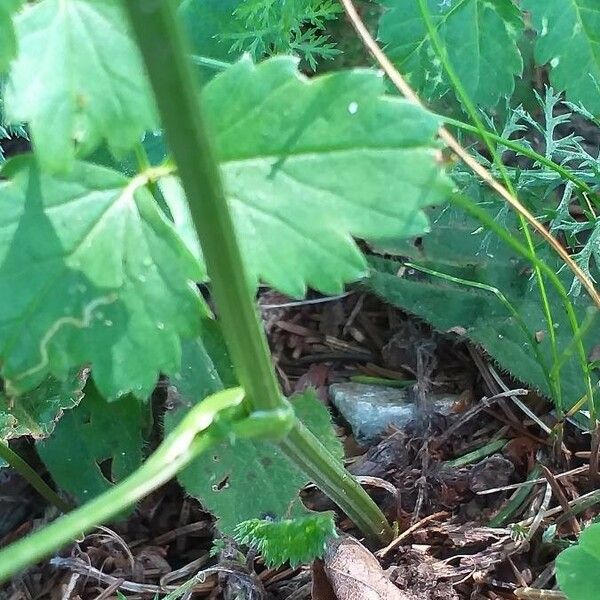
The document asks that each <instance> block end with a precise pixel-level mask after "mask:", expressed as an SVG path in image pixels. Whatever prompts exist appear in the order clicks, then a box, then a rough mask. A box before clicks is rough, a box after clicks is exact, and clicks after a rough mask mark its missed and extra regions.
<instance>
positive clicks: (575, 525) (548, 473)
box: [542, 465, 581, 535]
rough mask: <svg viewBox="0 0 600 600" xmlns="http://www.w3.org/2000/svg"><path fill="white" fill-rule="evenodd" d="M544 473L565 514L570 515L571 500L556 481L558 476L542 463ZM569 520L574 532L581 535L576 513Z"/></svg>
mask: <svg viewBox="0 0 600 600" xmlns="http://www.w3.org/2000/svg"><path fill="white" fill-rule="evenodd" d="M542 473H543V474H544V477H545V478H546V479H547V480H548V483H549V484H550V487H551V488H552V493H553V494H554V497H555V498H556V499H557V500H558V502H559V504H560V505H561V506H562V507H563V510H564V511H565V515H568V514H569V513H570V510H571V509H570V507H569V501H568V500H567V497H566V496H565V493H564V492H563V491H562V488H561V487H560V485H559V484H558V481H556V477H554V474H553V473H552V471H550V469H549V468H548V467H546V466H544V465H542ZM569 521H570V522H571V528H572V529H573V533H574V534H575V535H579V534H580V533H581V527H580V526H579V523H578V522H577V519H576V518H575V515H571V516H570V517H569Z"/></svg>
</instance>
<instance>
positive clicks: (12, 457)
mask: <svg viewBox="0 0 600 600" xmlns="http://www.w3.org/2000/svg"><path fill="white" fill-rule="evenodd" d="M0 458H2V459H4V460H5V461H6V462H7V463H8V464H9V465H10V466H11V467H12V468H13V469H14V470H15V471H17V473H19V475H21V477H23V479H25V481H27V483H29V485H30V486H31V487H32V488H33V489H34V490H35V491H36V492H38V494H39V495H40V496H42V498H45V499H46V500H47V501H48V502H49V503H50V504H53V505H54V506H56V508H58V510H60V512H63V513H64V512H69V510H71V506H70V505H69V504H68V503H67V502H65V501H64V500H63V499H62V498H61V497H60V496H59V495H58V494H57V493H56V492H55V491H54V490H53V489H52V488H51V487H50V486H49V485H48V484H47V483H46V482H45V481H44V480H43V479H42V478H41V477H40V476H39V475H38V474H37V473H36V472H35V471H34V470H33V469H32V468H31V467H30V466H29V464H28V463H27V462H26V461H25V460H23V459H22V458H21V457H20V456H19V455H18V454H17V453H16V452H14V451H13V450H12V449H11V448H10V446H9V445H8V444H7V443H4V442H0Z"/></svg>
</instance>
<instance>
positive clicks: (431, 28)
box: [419, 0, 564, 416]
mask: <svg viewBox="0 0 600 600" xmlns="http://www.w3.org/2000/svg"><path fill="white" fill-rule="evenodd" d="M419 7H420V9H421V15H422V16H423V21H424V22H425V26H426V28H427V32H428V34H429V39H430V40H431V44H432V46H433V48H434V51H435V53H436V56H437V57H438V59H439V60H440V62H441V63H442V66H443V67H444V70H445V71H446V74H447V75H448V78H449V79H450V82H451V83H452V86H453V87H454V89H455V91H456V93H457V95H458V97H459V98H460V100H461V101H462V103H463V106H464V107H465V109H466V110H467V113H468V114H469V117H470V118H471V120H472V121H473V123H474V125H475V127H476V129H477V131H478V132H479V135H480V136H481V138H482V139H483V141H484V143H485V145H486V147H487V148H488V150H489V152H490V154H491V156H492V159H493V162H494V165H495V166H496V168H497V169H498V170H499V171H500V174H501V175H502V179H503V181H504V185H505V187H506V189H507V190H508V191H509V193H510V194H511V195H512V196H516V194H515V190H514V187H513V184H512V181H511V179H510V177H509V175H508V171H507V169H506V166H505V165H504V163H503V162H502V160H501V159H500V156H499V155H498V153H497V152H496V149H495V147H494V145H493V143H492V140H491V138H490V136H489V133H488V132H487V130H486V128H485V126H484V125H483V123H482V121H481V119H480V118H479V115H478V114H477V108H476V107H475V105H474V104H473V102H472V100H471V98H470V96H469V94H468V93H467V92H466V90H465V88H464V87H463V85H462V82H461V81H460V77H458V75H457V73H456V71H455V70H454V67H453V66H452V63H451V62H450V60H449V59H448V54H447V52H446V47H445V46H444V44H443V43H442V40H441V39H440V36H439V35H438V31H437V29H436V27H435V25H434V24H433V21H432V19H431V14H430V12H429V7H428V6H427V1H426V0H419ZM518 218H519V222H520V225H521V229H522V231H523V235H524V236H525V241H526V242H527V246H528V247H529V250H530V252H531V253H532V254H533V255H535V246H534V243H533V239H532V237H531V232H530V230H529V226H528V224H527V222H526V221H525V219H524V218H523V216H522V215H520V214H519V215H518ZM534 272H535V278H536V281H537V285H538V289H539V292H540V299H541V302H542V309H543V311H544V316H545V319H546V323H547V327H548V337H549V339H550V346H551V349H552V357H553V361H554V363H555V364H556V363H558V344H557V341H556V331H555V330H554V319H553V317H552V310H551V307H550V302H549V301H548V294H547V291H546V284H545V282H544V278H543V277H542V273H541V271H540V269H539V268H538V267H535V266H534ZM550 375H551V377H552V381H551V389H552V395H553V396H554V402H555V404H556V410H557V412H559V413H560V415H561V416H562V414H563V412H564V411H563V406H562V391H561V384H560V377H556V376H555V373H554V372H551V373H550Z"/></svg>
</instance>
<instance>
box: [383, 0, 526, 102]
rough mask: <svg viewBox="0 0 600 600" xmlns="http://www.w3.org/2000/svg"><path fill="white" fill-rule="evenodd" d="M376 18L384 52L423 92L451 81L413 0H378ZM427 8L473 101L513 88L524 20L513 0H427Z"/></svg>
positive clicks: (432, 94) (439, 92)
mask: <svg viewBox="0 0 600 600" xmlns="http://www.w3.org/2000/svg"><path fill="white" fill-rule="evenodd" d="M383 4H384V5H385V6H387V7H388V9H389V10H388V11H387V12H385V13H384V14H383V16H382V18H381V21H380V24H379V32H378V33H379V38H380V39H381V40H382V41H383V42H384V43H385V44H386V52H387V53H388V55H389V56H390V58H391V59H392V60H394V62H395V63H396V64H397V65H398V68H399V69H400V71H401V72H402V73H406V74H407V75H408V76H409V78H410V81H411V83H412V84H413V85H414V86H415V87H416V88H417V89H418V90H419V91H421V92H422V93H424V94H425V95H426V96H427V97H429V98H431V99H433V98H439V97H441V96H443V95H444V94H446V93H447V92H448V91H449V90H450V89H451V85H450V84H449V82H448V79H447V77H446V74H445V73H444V72H443V68H442V65H441V64H440V61H439V59H438V58H437V57H436V56H435V53H434V51H433V48H432V46H431V42H430V40H429V34H428V32H427V29H426V26H425V22H424V21H423V17H422V15H421V10H420V8H419V4H418V1H417V0H383ZM428 5H429V10H430V13H431V15H432V18H433V21H434V23H435V26H436V28H437V30H438V33H439V35H440V37H441V39H442V41H443V43H444V46H445V48H446V51H447V53H448V59H449V60H450V63H451V65H452V67H453V68H454V70H455V71H456V73H457V75H458V77H459V79H460V81H461V83H462V85H463V86H464V88H465V90H466V92H467V93H468V94H469V96H470V98H471V100H472V101H473V102H475V103H476V104H479V105H482V106H487V107H490V108H491V107H494V106H495V105H496V104H497V102H498V100H500V98H501V97H503V96H509V95H510V94H512V92H513V90H514V86H515V76H516V75H520V74H521V72H522V70H523V61H522V59H521V54H520V52H519V48H518V46H517V43H518V41H519V39H520V37H521V35H522V32H523V22H522V19H521V14H520V11H519V9H518V8H517V6H516V5H515V4H514V2H513V1H512V0H496V1H495V2H488V1H487V0H455V1H454V2H440V1H439V0H428Z"/></svg>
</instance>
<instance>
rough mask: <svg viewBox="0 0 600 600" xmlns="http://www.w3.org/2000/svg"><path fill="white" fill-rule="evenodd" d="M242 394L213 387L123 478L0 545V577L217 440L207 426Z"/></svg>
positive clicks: (148, 488)
mask: <svg viewBox="0 0 600 600" xmlns="http://www.w3.org/2000/svg"><path fill="white" fill-rule="evenodd" d="M243 397H244V395H243V392H241V391H240V390H239V388H238V389H233V390H225V391H223V392H219V393H218V394H215V395H213V396H211V397H209V398H207V399H206V400H205V401H204V402H202V403H200V404H197V405H196V406H195V407H194V408H193V409H192V410H191V411H190V412H189V413H188V414H187V415H186V416H185V417H184V419H182V421H181V422H180V423H179V424H178V425H177V427H176V428H175V429H174V430H173V431H172V432H171V433H170V435H169V436H167V437H166V438H165V440H164V441H163V442H162V444H161V445H160V446H159V447H158V448H157V450H156V451H155V452H154V453H153V454H152V455H151V456H150V457H149V458H148V459H147V460H146V462H145V463H144V464H143V465H142V466H141V467H140V468H139V469H138V470H137V471H135V472H134V473H133V474H132V475H130V476H129V477H127V478H126V479H125V480H124V481H122V482H121V483H119V484H118V485H116V486H115V487H113V488H111V489H110V490H108V491H107V492H104V493H103V494H101V495H100V496H97V497H96V498H94V499H93V500H90V501H89V502H87V503H86V504H84V505H83V506H81V507H80V508H77V509H76V510H74V511H72V512H70V513H69V514H67V515H65V516H64V517H61V518H59V519H57V520H56V521H54V522H53V523H51V524H50V525H47V526H46V527H44V528H43V529H41V530H40V531H38V532H36V533H34V534H32V535H29V536H27V537H26V538H24V539H22V540H20V541H18V542H15V543H14V544H11V545H10V546H8V547H7V548H5V549H3V550H1V551H0V582H3V581H6V580H7V579H8V578H9V577H11V576H12V575H13V574H14V573H17V572H18V571H20V570H21V569H23V568H24V567H27V566H28V565H31V564H33V563H35V562H37V561H39V560H41V559H43V558H45V557H46V556H48V555H49V554H51V553H52V552H53V551H55V550H56V549H57V548H60V547H61V546H63V545H64V544H67V543H69V542H71V541H72V540H73V539H74V538H76V537H77V536H80V535H81V534H83V533H86V532H87V531H89V530H90V529H92V528H93V527H95V526H96V525H99V524H101V523H104V522H106V521H108V520H109V519H110V518H111V517H114V516H115V515H117V514H119V513H120V512H121V511H123V510H125V509H126V508H128V507H129V506H132V505H133V504H135V502H137V501H138V500H140V499H141V498H143V497H144V496H146V495H147V494H149V493H150V492H152V491H153V490H155V489H156V488H158V487H160V486H161V485H163V484H164V483H166V482H167V481H169V480H170V479H171V478H172V477H174V476H175V475H176V474H177V473H178V472H179V471H180V470H181V469H182V468H183V467H184V466H185V465H187V464H188V463H189V462H191V461H192V460H193V459H194V458H196V457H197V456H198V455H199V454H200V453H202V452H204V451H205V450H206V449H208V448H209V447H210V446H212V445H213V444H214V443H217V442H220V441H221V440H222V436H223V433H222V429H219V430H217V431H216V432H213V431H212V430H211V429H210V426H211V425H212V424H213V422H214V421H215V419H216V418H217V417H218V415H219V413H220V412H221V411H222V410H225V409H233V408H235V407H236V406H239V404H240V402H241V400H242V399H243Z"/></svg>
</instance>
